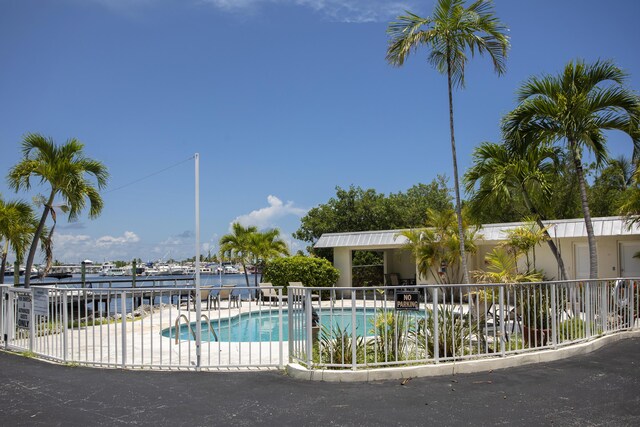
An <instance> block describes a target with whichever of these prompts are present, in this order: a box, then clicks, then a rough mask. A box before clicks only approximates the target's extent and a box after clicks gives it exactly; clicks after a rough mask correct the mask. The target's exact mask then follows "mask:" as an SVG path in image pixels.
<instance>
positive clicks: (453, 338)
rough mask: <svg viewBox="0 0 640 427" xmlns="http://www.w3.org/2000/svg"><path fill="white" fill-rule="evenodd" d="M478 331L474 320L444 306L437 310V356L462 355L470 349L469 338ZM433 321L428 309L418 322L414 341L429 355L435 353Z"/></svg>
mask: <svg viewBox="0 0 640 427" xmlns="http://www.w3.org/2000/svg"><path fill="white" fill-rule="evenodd" d="M477 333H478V327H477V324H476V322H474V321H469V319H468V318H467V317H465V316H461V315H460V314H459V313H457V312H456V311H454V310H453V307H451V306H445V307H442V308H440V309H439V310H438V355H439V357H454V356H463V355H464V354H467V353H469V352H470V351H471V349H470V348H469V346H468V343H469V342H470V340H471V338H473V337H474V336H476V335H477ZM435 336H436V334H435V322H434V316H433V312H432V311H431V310H429V311H428V314H427V319H426V321H425V320H424V319H422V320H420V321H419V322H418V328H417V330H416V333H415V342H416V344H417V345H418V346H420V347H421V348H422V349H423V350H424V351H426V352H427V353H428V354H429V356H430V357H434V355H435V348H436V347H435Z"/></svg>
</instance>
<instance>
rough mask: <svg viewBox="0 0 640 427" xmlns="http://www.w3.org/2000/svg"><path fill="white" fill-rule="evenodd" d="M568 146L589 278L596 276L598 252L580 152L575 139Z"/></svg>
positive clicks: (595, 277)
mask: <svg viewBox="0 0 640 427" xmlns="http://www.w3.org/2000/svg"><path fill="white" fill-rule="evenodd" d="M569 147H570V149H571V152H572V153H573V162H574V165H575V168H576V176H577V177H578V187H579V188H580V201H581V202H582V213H583V214H584V224H585V226H586V229H587V241H588V242H589V278H590V279H597V278H598V252H597V249H596V238H595V236H594V234H593V223H592V222H591V212H590V211H589V202H588V201H587V185H586V183H585V180H584V170H583V169H582V162H581V161H580V153H578V149H577V146H576V143H575V141H571V140H570V141H569Z"/></svg>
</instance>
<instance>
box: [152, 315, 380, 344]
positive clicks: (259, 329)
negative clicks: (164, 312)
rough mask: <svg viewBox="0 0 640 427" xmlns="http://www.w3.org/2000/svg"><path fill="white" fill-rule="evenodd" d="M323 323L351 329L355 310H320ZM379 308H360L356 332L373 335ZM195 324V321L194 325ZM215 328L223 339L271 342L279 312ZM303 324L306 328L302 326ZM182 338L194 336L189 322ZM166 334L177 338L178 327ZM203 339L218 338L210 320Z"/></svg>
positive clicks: (285, 334) (275, 337)
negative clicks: (371, 333) (176, 329)
mask: <svg viewBox="0 0 640 427" xmlns="http://www.w3.org/2000/svg"><path fill="white" fill-rule="evenodd" d="M318 314H319V315H320V325H321V326H324V327H327V328H335V327H339V328H340V329H341V330H345V329H346V330H347V331H348V332H351V324H352V317H351V309H345V310H344V312H343V311H337V310H333V311H332V312H329V311H324V312H321V311H320V312H319V313H318ZM375 316H376V310H375V309H357V310H356V334H357V335H358V336H364V335H368V334H370V332H371V330H372V329H373V324H374V319H375ZM288 322H289V316H288V315H287V311H286V310H283V315H282V332H283V336H282V339H283V341H287V340H288V339H289V323H288ZM194 326H195V324H192V326H191V327H192V328H193V327H194ZM211 327H212V328H213V330H214V331H215V333H216V335H217V337H218V341H220V342H269V341H279V340H280V323H279V320H278V312H277V311H272V312H262V313H243V314H241V315H238V316H234V317H231V318H229V319H220V320H212V321H211ZM300 327H303V326H302V325H301V326H300ZM178 334H179V337H180V339H181V340H190V339H193V337H192V336H191V333H190V332H189V327H188V325H186V324H182V325H180V328H179V331H178ZM162 336H164V337H169V338H174V337H175V328H173V327H171V328H167V329H165V330H163V331H162ZM202 341H216V339H215V338H214V336H213V334H212V333H211V330H210V329H209V326H208V325H207V322H202Z"/></svg>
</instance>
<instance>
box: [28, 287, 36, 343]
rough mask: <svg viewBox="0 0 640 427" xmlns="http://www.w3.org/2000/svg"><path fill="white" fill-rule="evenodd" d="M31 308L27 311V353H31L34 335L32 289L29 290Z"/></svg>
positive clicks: (34, 320) (34, 317)
mask: <svg viewBox="0 0 640 427" xmlns="http://www.w3.org/2000/svg"><path fill="white" fill-rule="evenodd" d="M29 294H30V297H31V299H30V300H31V308H30V310H29V317H30V318H29V352H31V353H33V341H34V340H33V337H34V336H35V334H36V315H35V313H34V312H33V288H30V289H29Z"/></svg>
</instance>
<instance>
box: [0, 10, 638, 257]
mask: <svg viewBox="0 0 640 427" xmlns="http://www.w3.org/2000/svg"><path fill="white" fill-rule="evenodd" d="M494 4H495V10H496V13H497V14H498V16H499V17H500V18H501V19H502V21H504V22H505V23H506V24H507V25H508V26H509V28H510V37H511V44H512V48H511V51H510V52H509V59H508V61H507V67H508V69H507V73H506V74H505V75H504V76H502V77H498V76H496V75H495V74H494V73H493V70H492V67H491V64H490V63H489V60H488V59H487V58H481V57H478V58H475V60H473V61H471V62H470V63H469V65H468V67H467V71H466V80H467V87H466V88H465V89H464V90H461V91H457V92H456V93H455V95H454V104H455V113H456V117H455V118H456V139H457V144H458V156H459V164H460V167H461V169H462V170H464V169H466V167H468V166H469V164H470V160H471V153H472V151H473V148H474V147H475V146H476V145H477V144H479V143H480V142H482V141H486V140H491V141H497V140H498V137H499V120H500V118H501V117H502V116H503V115H504V114H505V113H506V112H508V111H509V110H510V109H512V108H513V107H514V105H515V95H514V94H515V90H516V89H517V88H518V86H519V85H520V84H521V83H522V82H523V81H524V80H525V79H527V78H528V77H529V76H531V75H534V74H535V75H538V74H541V73H552V74H553V73H557V72H559V71H560V70H561V69H562V67H563V66H564V65H565V64H566V63H567V62H568V61H569V60H571V59H575V58H583V59H585V60H587V61H593V60H595V59H598V58H604V59H611V60H613V61H614V62H615V63H616V64H618V65H619V66H620V67H621V68H623V69H624V70H626V71H627V72H628V73H629V74H630V78H629V86H630V87H632V88H633V89H635V90H638V88H639V87H640V84H639V83H640V57H639V56H638V43H639V42H640V27H639V26H638V25H637V16H638V15H639V14H640V2H637V1H636V0H614V1H610V2H602V1H599V0H563V1H557V0H555V1H547V0H538V1H535V2H522V1H510V0H496V1H495V2H494ZM433 5H434V1H433V0H428V1H413V0H408V1H380V0H48V1H45V0H0V148H1V151H0V171H2V173H3V175H6V173H7V172H8V170H9V168H10V167H11V166H12V165H14V164H15V163H17V162H18V161H19V159H20V148H19V143H20V141H21V138H22V136H23V135H24V134H25V133H26V132H39V133H42V134H44V135H47V136H50V137H52V138H54V139H55V140H56V141H57V142H60V143H62V142H64V141H65V140H66V139H67V138H70V137H75V138H78V139H80V140H81V141H82V142H84V143H85V145H86V146H85V150H86V153H87V155H88V156H90V157H93V158H95V159H98V160H101V161H102V162H104V163H105V164H106V165H107V166H108V168H109V171H110V173H111V179H110V184H109V188H108V189H107V191H106V192H105V193H104V199H105V208H104V211H103V213H102V215H101V216H100V217H99V218H98V219H96V220H92V221H90V220H88V219H87V218H86V216H85V217H83V218H81V219H80V221H78V222H76V223H73V224H67V223H66V221H61V222H60V224H59V228H58V229H57V236H56V240H55V249H54V251H55V252H54V255H55V258H56V259H59V260H62V261H68V262H76V261H80V260H82V259H85V258H91V259H93V260H95V261H99V262H102V261H103V260H105V259H131V258H133V257H136V258H137V257H140V258H142V259H143V260H157V259H162V258H164V259H167V258H170V257H172V258H176V259H181V258H186V257H188V256H192V254H193V253H194V248H193V245H194V237H193V236H194V228H195V227H194V206H193V205H194V202H193V199H194V196H193V194H194V167H193V161H192V160H188V159H189V158H191V157H192V156H193V154H194V153H196V152H198V153H200V169H201V174H200V181H201V195H200V199H201V218H202V228H201V241H202V243H203V250H204V252H205V253H206V251H207V249H209V248H211V249H212V250H214V251H215V250H217V241H218V239H219V237H220V236H221V235H223V234H225V233H227V232H228V231H229V224H230V223H231V222H233V221H234V220H241V221H242V222H243V223H245V224H254V225H257V226H259V227H261V228H267V227H279V228H280V229H281V230H282V232H283V235H284V237H285V238H286V239H287V240H289V241H290V244H291V246H292V249H293V250H296V249H300V248H303V247H304V244H302V243H300V242H295V241H292V238H291V237H290V236H291V233H292V232H293V231H295V230H296V229H297V228H298V226H299V220H300V217H301V216H302V215H304V213H305V212H306V211H307V210H308V209H310V208H312V207H313V206H316V205H318V204H320V203H324V202H326V201H327V200H328V199H329V198H330V197H332V196H333V195H335V187H336V186H341V187H348V186H349V185H350V184H354V185H357V186H361V187H363V188H374V189H376V190H377V191H379V192H384V193H389V192H399V191H406V190H407V189H408V188H409V187H411V186H412V185H414V184H416V183H419V182H423V183H428V182H430V181H431V180H432V179H433V178H434V177H435V176H436V175H437V174H446V175H447V176H449V177H451V176H452V174H451V169H452V167H451V154H450V148H449V128H448V126H449V124H448V106H447V94H446V80H445V78H444V77H443V76H441V75H439V74H437V72H435V71H434V70H433V69H431V68H430V66H429V65H428V63H427V62H426V60H425V57H426V52H425V51H424V50H421V51H418V52H417V54H415V55H413V56H412V57H411V58H409V61H408V62H407V63H406V64H405V66H404V67H402V68H393V67H391V66H389V65H388V64H387V63H386V62H385V51H386V47H387V36H386V33H385V30H386V27H387V25H388V23H389V22H390V21H392V20H393V18H394V17H396V16H398V15H399V14H401V13H402V12H403V10H405V9H407V10H410V11H412V12H415V13H417V14H419V15H423V16H426V15H430V14H431V11H432V9H433ZM609 146H610V151H611V154H612V155H613V156H617V155H619V154H625V155H628V156H629V155H630V153H631V143H630V141H629V140H628V139H627V138H625V137H624V136H622V135H620V134H611V135H610V139H609ZM187 160H188V161H187ZM159 171H163V172H161V173H157V172H159ZM149 175H152V176H151V177H149V178H147V179H143V180H140V179H141V178H144V177H147V176H149ZM131 183H134V184H132V185H129V184H131ZM34 190H35V191H34V194H35V192H38V191H41V192H45V191H46V189H45V188H42V187H40V188H38V187H36V188H35V189H34ZM0 194H2V197H3V198H4V199H15V198H23V199H26V200H29V199H30V198H31V196H32V194H19V195H15V194H14V193H13V192H12V191H11V190H10V189H9V188H8V187H7V185H6V182H5V180H0ZM37 262H38V260H37Z"/></svg>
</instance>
